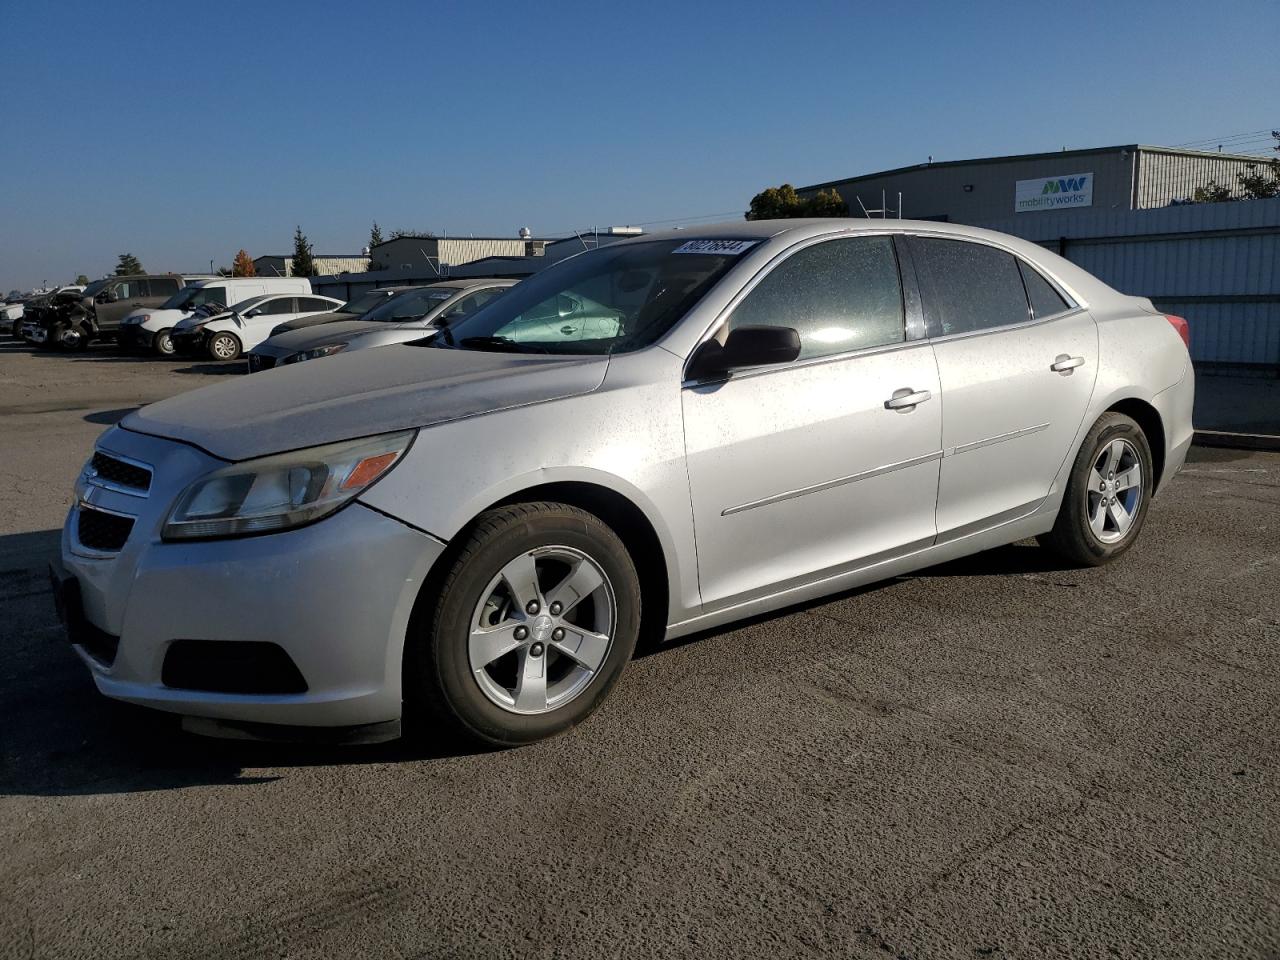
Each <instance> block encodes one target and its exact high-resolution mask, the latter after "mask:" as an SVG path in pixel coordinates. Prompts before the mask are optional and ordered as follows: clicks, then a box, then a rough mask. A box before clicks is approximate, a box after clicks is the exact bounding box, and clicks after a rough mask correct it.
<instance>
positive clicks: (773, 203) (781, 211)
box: [747, 183, 849, 220]
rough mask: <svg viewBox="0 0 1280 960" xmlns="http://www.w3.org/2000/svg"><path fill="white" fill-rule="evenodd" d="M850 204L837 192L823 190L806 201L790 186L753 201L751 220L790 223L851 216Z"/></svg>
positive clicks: (763, 192) (763, 193)
mask: <svg viewBox="0 0 1280 960" xmlns="http://www.w3.org/2000/svg"><path fill="white" fill-rule="evenodd" d="M848 215H849V205H848V204H847V203H845V202H844V198H843V197H841V196H840V194H839V193H837V192H836V191H835V190H834V189H828V190H819V191H818V193H817V195H816V196H813V197H810V198H809V199H807V200H806V199H805V198H804V197H802V196H800V194H798V193H796V188H795V187H793V186H791V184H789V183H784V184H783V185H782V186H780V187H769V188H767V189H765V190H761V191H760V192H759V193H757V194H756V195H755V196H754V197H752V198H751V209H750V210H748V211H747V219H748V220H787V219H790V218H792V217H847V216H848Z"/></svg>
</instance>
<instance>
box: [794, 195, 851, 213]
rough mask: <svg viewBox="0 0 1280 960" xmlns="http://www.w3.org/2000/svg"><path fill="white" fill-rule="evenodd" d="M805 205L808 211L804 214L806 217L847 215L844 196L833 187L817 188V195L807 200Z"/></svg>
mask: <svg viewBox="0 0 1280 960" xmlns="http://www.w3.org/2000/svg"><path fill="white" fill-rule="evenodd" d="M806 207H807V208H808V212H807V213H805V214H804V216H806V217H847V216H848V215H849V205H848V204H847V203H845V202H844V197H842V196H840V194H839V193H838V192H836V190H835V188H832V189H830V190H819V191H818V195H817V196H815V197H813V198H812V199H811V200H809V201H808V203H807V204H806Z"/></svg>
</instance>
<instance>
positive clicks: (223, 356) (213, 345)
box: [209, 333, 240, 360]
mask: <svg viewBox="0 0 1280 960" xmlns="http://www.w3.org/2000/svg"><path fill="white" fill-rule="evenodd" d="M209 356H211V357H212V358H213V359H214V360H234V359H236V357H238V356H240V338H239V337H237V336H236V335H235V334H234V333H215V334H214V335H213V339H212V340H210V341H209Z"/></svg>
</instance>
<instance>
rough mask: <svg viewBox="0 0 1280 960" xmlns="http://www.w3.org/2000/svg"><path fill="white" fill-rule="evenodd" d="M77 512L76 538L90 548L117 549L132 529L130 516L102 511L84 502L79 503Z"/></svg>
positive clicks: (122, 544) (121, 545) (127, 537)
mask: <svg viewBox="0 0 1280 960" xmlns="http://www.w3.org/2000/svg"><path fill="white" fill-rule="evenodd" d="M77 513H78V514H79V516H78V518H77V521H76V539H77V540H79V541H80V543H81V545H82V546H86V547H88V548H89V549H90V550H109V551H115V550H119V549H120V548H121V547H123V546H124V542H125V541H126V540H128V539H129V532H130V531H131V530H132V529H133V518H132V517H120V516H116V514H114V513H104V512H103V511H101V510H94V509H93V508H92V507H90V506H87V505H85V504H81V505H80V509H79V510H78V511H77Z"/></svg>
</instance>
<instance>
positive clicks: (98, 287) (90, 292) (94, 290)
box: [81, 277, 115, 297]
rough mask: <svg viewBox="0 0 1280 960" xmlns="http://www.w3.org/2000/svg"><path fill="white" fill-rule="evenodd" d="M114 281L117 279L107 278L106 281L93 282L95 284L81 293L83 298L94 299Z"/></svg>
mask: <svg viewBox="0 0 1280 960" xmlns="http://www.w3.org/2000/svg"><path fill="white" fill-rule="evenodd" d="M114 279H115V278H114V277H107V278H106V279H105V280H95V281H93V283H91V284H89V285H88V286H87V287H85V288H84V290H83V291H82V292H81V296H84V297H92V296H93V295H94V294H95V293H97V292H98V291H99V290H101V289H102V288H103V287H105V286H106V285H107V284H108V283H110V282H111V281H112V280H114Z"/></svg>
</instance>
